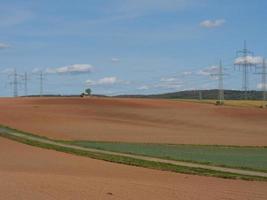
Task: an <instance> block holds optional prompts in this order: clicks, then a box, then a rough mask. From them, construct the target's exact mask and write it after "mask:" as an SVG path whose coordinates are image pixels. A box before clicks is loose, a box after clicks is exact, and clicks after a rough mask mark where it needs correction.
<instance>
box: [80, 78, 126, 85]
mask: <svg viewBox="0 0 267 200" xmlns="http://www.w3.org/2000/svg"><path fill="white" fill-rule="evenodd" d="M85 83H86V85H88V86H111V85H117V84H129V82H128V81H124V80H121V79H119V78H118V77H116V76H110V77H104V78H101V79H99V80H87V81H86V82H85Z"/></svg>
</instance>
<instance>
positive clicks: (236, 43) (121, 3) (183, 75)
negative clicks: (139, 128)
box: [0, 0, 267, 96]
mask: <svg viewBox="0 0 267 200" xmlns="http://www.w3.org/2000/svg"><path fill="white" fill-rule="evenodd" d="M266 7H267V1H265V0H254V1H251V0H246V1H244V0H234V1H233V0H90V1H88V0H75V1H74V0H46V1H41V0H24V1H21V0H0V96H12V95H13V86H14V84H13V82H14V71H15V69H16V72H17V74H18V77H17V78H18V83H19V84H18V85H19V86H18V88H19V94H20V95H24V77H23V75H24V74H25V72H27V74H28V94H39V92H40V72H42V73H43V75H44V78H43V90H44V93H46V94H80V93H81V92H83V91H84V89H86V88H91V89H92V92H93V93H94V94H105V95H117V94H154V93H165V92H175V91H181V90H192V89H213V88H217V87H218V77H216V76H215V75H214V74H216V73H218V72H217V71H218V64H219V61H220V60H222V63H223V66H224V73H225V75H224V86H225V88H227V89H242V72H241V71H240V70H239V68H238V67H234V63H235V62H237V60H236V57H237V55H236V51H238V50H240V49H242V48H243V43H244V40H246V41H247V46H248V48H249V49H250V50H251V51H253V52H254V55H253V57H251V58H250V60H252V61H253V62H254V61H255V62H258V60H261V59H260V58H262V57H265V56H266V55H267V49H266V44H267V37H266V35H267V23H265V21H266V19H267V12H266V10H265V8H266ZM241 60H242V58H241ZM239 61H240V58H239ZM257 64H259V63H257ZM257 70H259V68H257ZM257 70H255V69H254V68H252V69H251V70H250V72H249V77H250V80H249V88H250V89H260V85H261V77H260V75H258V74H256V73H255V72H257Z"/></svg>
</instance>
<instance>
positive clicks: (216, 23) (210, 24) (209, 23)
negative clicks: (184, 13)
mask: <svg viewBox="0 0 267 200" xmlns="http://www.w3.org/2000/svg"><path fill="white" fill-rule="evenodd" d="M223 24H225V20H224V19H216V20H205V21H202V22H201V23H200V26H201V27H203V28H216V27H220V26H222V25H223Z"/></svg>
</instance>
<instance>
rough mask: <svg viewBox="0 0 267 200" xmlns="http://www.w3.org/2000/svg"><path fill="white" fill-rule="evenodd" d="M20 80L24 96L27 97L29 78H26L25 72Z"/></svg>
mask: <svg viewBox="0 0 267 200" xmlns="http://www.w3.org/2000/svg"><path fill="white" fill-rule="evenodd" d="M22 80H23V82H24V96H28V80H29V76H28V73H27V72H25V73H24V75H22Z"/></svg>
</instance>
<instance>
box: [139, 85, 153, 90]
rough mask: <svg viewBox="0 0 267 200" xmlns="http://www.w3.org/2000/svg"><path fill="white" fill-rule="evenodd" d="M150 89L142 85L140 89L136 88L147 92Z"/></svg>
mask: <svg viewBox="0 0 267 200" xmlns="http://www.w3.org/2000/svg"><path fill="white" fill-rule="evenodd" d="M150 88H151V87H150V86H148V85H142V86H141V87H138V88H137V89H138V90H149V89H150Z"/></svg>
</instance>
